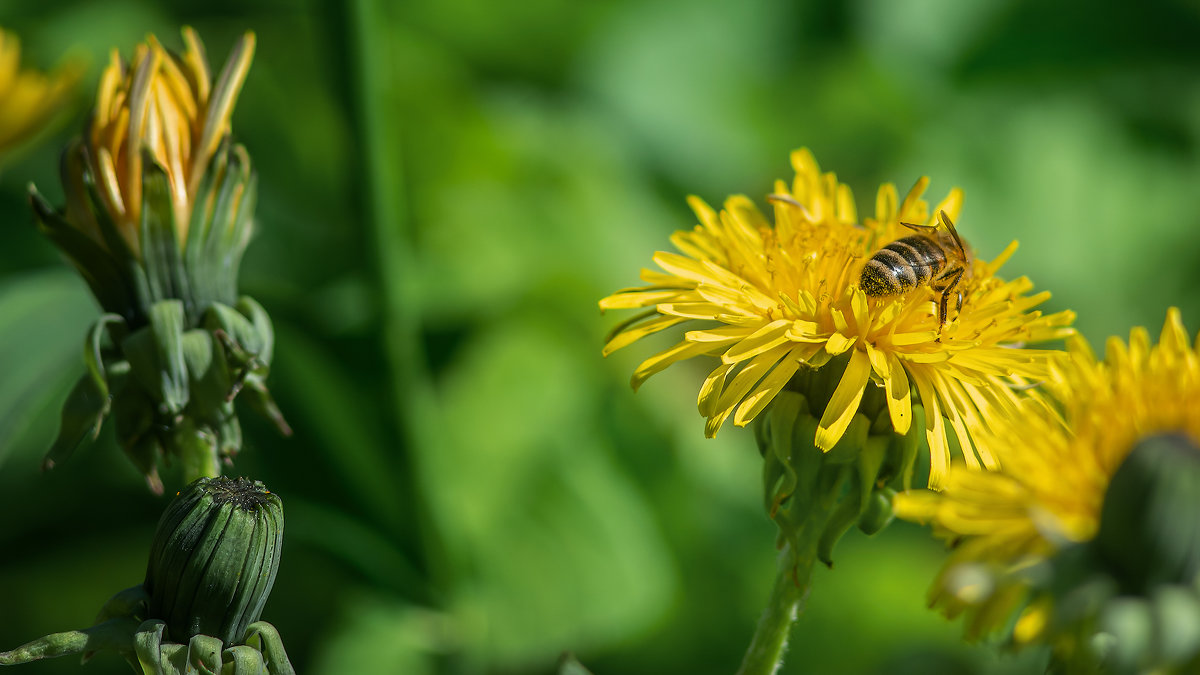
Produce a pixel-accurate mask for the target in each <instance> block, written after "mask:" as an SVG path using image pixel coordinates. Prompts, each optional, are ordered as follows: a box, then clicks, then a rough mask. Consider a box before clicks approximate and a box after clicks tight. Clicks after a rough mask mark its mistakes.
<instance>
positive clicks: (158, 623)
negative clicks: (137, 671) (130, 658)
mask: <svg viewBox="0 0 1200 675" xmlns="http://www.w3.org/2000/svg"><path fill="white" fill-rule="evenodd" d="M166 630H167V624H166V623H165V622H163V621H162V620H159V619H147V620H146V621H145V622H143V623H142V624H141V625H140V626H138V629H137V633H135V634H134V636H133V651H134V653H135V654H136V655H137V660H138V664H139V665H141V667H142V672H143V673H145V675H167V674H168V673H171V672H177V671H171V670H167V669H165V668H163V661H164V659H163V650H162V645H163V633H164V632H165V631H166Z"/></svg>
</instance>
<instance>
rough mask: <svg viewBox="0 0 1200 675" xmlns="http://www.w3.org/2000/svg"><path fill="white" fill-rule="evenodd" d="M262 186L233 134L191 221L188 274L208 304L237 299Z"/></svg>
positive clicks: (210, 169) (204, 183)
mask: <svg viewBox="0 0 1200 675" xmlns="http://www.w3.org/2000/svg"><path fill="white" fill-rule="evenodd" d="M256 194H257V187H256V185H255V179H254V175H253V171H252V169H251V164H250V157H249V155H248V154H247V153H246V151H245V148H243V147H242V146H240V145H234V144H232V143H230V141H229V139H228V137H226V139H224V140H223V141H222V143H221V145H220V146H219V147H218V148H217V151H216V153H214V155H213V158H212V160H211V161H210V162H209V165H208V166H207V167H206V169H205V172H204V176H203V178H202V179H201V182H200V185H199V189H198V190H197V192H196V199H195V202H194V204H193V207H192V218H191V222H190V223H189V226H188V239H187V246H186V248H185V259H186V264H187V271H188V276H189V277H191V279H192V283H193V285H194V288H193V291H194V292H195V294H196V298H197V300H198V303H199V304H200V305H201V306H202V308H203V309H207V306H208V305H209V304H211V303H214V302H221V303H225V304H231V303H233V301H234V299H235V298H236V297H237V277H238V267H239V265H240V264H241V259H242V254H243V253H244V252H245V249H246V246H247V245H248V244H249V242H250V234H251V229H252V227H253V213H254V207H255V203H256V201H257V199H256Z"/></svg>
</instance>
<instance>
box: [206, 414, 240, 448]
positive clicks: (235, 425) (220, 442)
mask: <svg viewBox="0 0 1200 675" xmlns="http://www.w3.org/2000/svg"><path fill="white" fill-rule="evenodd" d="M211 424H212V428H213V432H214V433H215V434H216V437H217V454H219V455H220V456H221V457H222V458H225V457H233V456H235V455H237V453H238V452H240V451H241V449H242V424H241V422H238V418H237V411H236V410H234V407H233V401H224V402H222V403H221V404H220V405H219V406H217V409H216V415H215V417H214V418H213V419H212V420H211Z"/></svg>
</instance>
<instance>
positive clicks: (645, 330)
mask: <svg viewBox="0 0 1200 675" xmlns="http://www.w3.org/2000/svg"><path fill="white" fill-rule="evenodd" d="M684 321H687V319H681V318H679V317H677V316H659V317H656V318H653V319H650V320H649V321H643V322H642V323H640V324H637V325H634V326H630V327H628V328H626V329H625V330H622V331H621V332H620V333H617V334H616V335H614V336H613V337H612V339H611V340H609V341H608V343H607V344H605V345H604V349H603V350H602V351H601V353H602V354H603V355H604V356H608V355H609V354H611V353H613V352H615V351H617V350H618V349H620V348H622V347H627V346H629V345H631V344H633V343H634V342H637V341H638V340H640V339H642V338H644V337H646V336H647V335H651V334H653V333H657V332H658V331H660V330H663V329H664V328H670V327H671V326H674V325H676V324H679V323H683V322H684Z"/></svg>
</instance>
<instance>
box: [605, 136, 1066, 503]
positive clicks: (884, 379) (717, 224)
mask: <svg viewBox="0 0 1200 675" xmlns="http://www.w3.org/2000/svg"><path fill="white" fill-rule="evenodd" d="M792 165H793V167H794V168H795V171H796V177H795V179H794V180H793V181H792V184H791V185H790V186H789V185H788V184H786V183H784V182H783V181H779V182H777V183H776V185H775V191H774V194H773V195H771V196H770V197H769V200H770V201H771V202H772V203H773V204H774V224H772V223H771V222H770V221H769V220H768V219H767V217H766V216H764V215H763V214H762V213H761V212H760V211H759V209H758V208H757V207H756V206H755V204H754V203H753V202H752V201H750V200H749V199H747V198H746V197H742V196H736V197H731V198H730V199H729V200H727V201H726V203H725V209H724V210H723V211H721V212H720V213H717V212H716V211H714V210H713V209H712V208H710V207H709V206H708V205H707V204H705V203H704V202H703V201H701V200H699V199H697V198H695V197H693V198H691V199H690V204H691V206H692V209H693V210H694V211H695V212H696V215H697V216H698V217H699V219H700V225H698V226H697V227H695V228H694V229H693V230H691V231H679V232H676V233H675V234H674V235H673V236H672V237H671V242H672V243H673V244H674V245H675V247H676V248H677V249H679V251H680V253H663V252H660V253H657V254H655V256H654V262H655V263H656V264H657V265H658V266H659V267H660V268H661V269H662V271H661V272H659V271H653V270H643V272H642V280H643V281H644V282H646V284H648V285H646V286H642V287H639V288H630V289H625V290H622V291H619V292H617V293H615V294H613V295H611V296H609V297H607V298H604V299H603V300H601V301H600V307H601V308H602V309H629V308H641V307H650V308H652V309H650V310H649V311H647V312H644V313H642V314H639V315H638V316H636V317H634V318H633V319H631V320H629V321H627V322H625V323H623V324H621V325H620V326H618V327H617V329H616V330H615V331H614V333H613V334H612V335H611V337H610V339H609V341H608V344H607V345H606V346H605V348H604V353H605V354H606V355H607V354H609V353H612V352H613V351H615V350H617V349H620V348H622V347H625V346H627V345H629V344H631V343H633V342H635V341H637V340H639V339H641V338H643V337H645V336H647V335H650V334H652V333H656V332H658V331H661V330H664V329H666V328H670V327H673V326H677V325H681V324H684V325H686V326H687V327H688V328H689V329H690V330H688V332H686V333H685V334H684V336H683V340H681V341H680V342H679V343H677V344H676V345H675V346H673V347H671V348H670V349H667V350H666V351H663V352H661V353H659V354H656V355H654V356H652V357H650V358H649V359H647V360H646V361H644V362H643V363H642V364H641V365H640V366H639V367H638V368H637V370H636V372H635V373H634V375H633V382H632V383H633V386H634V388H637V387H638V386H640V385H641V384H642V382H644V381H645V380H646V378H648V377H650V376H651V375H653V374H654V373H657V372H659V371H661V370H662V369H664V368H666V367H667V366H669V365H671V364H672V363H675V362H678V361H681V360H684V359H687V358H691V357H694V356H701V355H711V356H718V357H719V358H720V363H719V365H718V366H717V367H716V369H715V370H713V371H712V373H711V374H710V375H709V377H708V379H707V380H705V382H704V384H703V386H702V387H701V388H700V396H699V409H700V413H701V414H702V415H704V416H705V417H707V418H708V423H707V425H706V427H705V433H706V434H707V435H708V436H712V435H714V434H716V432H717V430H718V429H719V428H720V427H721V425H722V424H723V423H724V422H725V420H727V419H728V418H730V417H732V418H733V422H734V424H736V425H738V426H743V425H745V424H747V423H749V422H750V421H751V420H752V419H754V417H755V416H756V415H758V414H759V413H760V412H762V410H763V409H764V408H766V406H767V404H769V403H770V402H771V400H772V399H773V398H774V397H775V396H776V395H777V394H778V393H779V392H780V391H781V390H782V389H783V388H784V387H785V386H786V385H787V384H788V382H789V380H791V379H792V377H793V376H794V375H795V374H796V373H797V372H798V371H799V370H800V369H802V368H819V367H821V366H823V365H824V364H825V363H827V362H828V361H829V360H830V359H831V358H833V357H835V356H837V355H840V354H846V353H849V361H848V363H847V365H846V368H845V373H844V375H843V376H842V378H841V381H840V384H838V386H837V388H836V390H835V391H834V393H833V395H832V396H831V397H830V400H829V402H828V405H826V406H825V408H824V412H823V414H822V417H821V420H820V425H819V427H818V429H817V432H816V437H815V439H814V440H815V443H816V445H817V446H818V447H820V448H821V449H823V450H829V449H830V448H832V447H833V446H834V445H835V444H836V443H837V442H838V440H839V439H840V438H841V437H842V435H843V433H844V432H845V430H846V428H847V426H848V425H849V424H850V421H851V419H852V418H853V417H854V414H855V413H856V412H857V410H858V407H859V403H860V401H861V400H862V397H863V393H864V391H865V389H866V387H867V386H868V385H869V383H874V385H878V386H881V387H883V388H884V389H885V391H886V395H887V403H888V408H889V411H890V415H891V421H892V426H893V428H894V430H895V432H896V433H899V434H904V433H906V432H907V431H908V428H909V426H910V424H911V419H912V411H911V406H912V403H913V397H912V391H911V389H912V387H911V386H910V383H911V385H915V386H916V390H917V393H918V395H919V397H920V401H921V403H922V405H924V407H925V410H926V416H925V418H926V436H927V438H928V442H929V445H930V449H931V456H932V470H931V477H930V483H931V484H932V485H934V486H937V485H940V484H941V482H942V481H943V479H944V477H945V474H946V470H947V467H948V465H949V460H950V454H949V449H948V445H947V440H946V433H947V432H946V425H945V420H949V422H950V426H951V427H952V428H953V429H954V430H955V434H956V436H957V437H958V439H959V442H960V444H961V446H962V448H963V454H964V456H965V457H966V459H967V461H968V462H970V463H972V464H973V465H979V464H982V465H983V466H986V467H989V468H995V467H996V466H997V461H996V458H995V455H994V454H993V453H992V451H991V450H990V449H988V448H987V447H986V446H984V445H983V444H980V443H977V442H974V439H975V438H976V435H977V434H978V433H979V432H981V431H986V430H988V429H989V428H991V427H992V426H993V425H994V424H995V423H996V421H997V419H998V418H1000V417H1004V416H1007V415H1008V414H1010V413H1011V412H1012V411H1013V410H1014V409H1015V407H1016V404H1017V401H1018V395H1017V394H1016V393H1015V392H1014V391H1013V386H1014V385H1022V384H1024V383H1027V382H1029V381H1038V380H1042V379H1044V378H1045V377H1046V376H1047V375H1048V372H1049V370H1048V365H1049V363H1050V361H1051V359H1052V358H1053V354H1055V353H1056V352H1050V351H1046V350H1035V349H1026V348H1024V347H1022V345H1023V344H1024V343H1026V342H1036V341H1042V340H1050V339H1055V338H1061V337H1065V336H1066V335H1068V334H1070V333H1071V329H1070V328H1068V327H1067V325H1068V324H1069V323H1070V322H1071V321H1072V320H1073V317H1074V315H1073V313H1071V312H1059V313H1057V314H1052V315H1049V316H1043V315H1042V314H1041V312H1039V311H1034V310H1033V309H1032V308H1033V307H1035V306H1037V305H1038V304H1040V303H1042V302H1044V301H1045V300H1046V299H1047V298H1048V297H1049V293H1046V292H1042V293H1038V294H1035V295H1026V293H1028V291H1029V290H1030V289H1031V288H1032V284H1031V283H1030V282H1029V280H1028V279H1025V278H1019V279H1016V280H1013V281H1005V280H1003V279H1001V278H1000V277H998V276H996V272H997V270H998V269H999V268H1000V266H1001V265H1002V264H1003V263H1004V261H1006V260H1007V259H1008V257H1009V256H1010V255H1012V253H1013V251H1014V250H1015V249H1016V243H1015V242H1014V243H1013V244H1012V245H1010V246H1009V247H1008V248H1007V249H1006V250H1005V251H1004V252H1002V253H1001V254H1000V255H999V256H997V257H996V258H995V259H994V260H992V261H991V262H983V261H979V260H973V259H971V260H968V261H967V263H966V265H967V268H968V271H967V274H964V276H963V279H962V282H961V283H960V284H959V286H958V289H959V290H961V291H962V294H963V303H962V307H961V310H960V311H958V312H955V311H954V307H953V306H954V304H955V303H953V302H952V303H951V309H950V312H949V317H948V318H949V321H948V323H947V324H946V325H945V326H941V325H940V322H939V318H938V310H937V301H938V300H939V299H940V296H941V293H939V292H936V291H934V290H932V289H931V288H930V287H929V286H928V285H926V286H922V287H917V288H916V289H914V290H912V291H910V292H908V293H904V294H900V295H894V296H891V297H868V296H867V294H866V293H864V292H863V290H862V289H861V288H859V276H860V273H861V270H862V268H863V265H864V264H865V263H866V262H867V260H868V259H869V258H870V257H871V256H872V254H873V253H875V252H876V251H877V250H879V249H880V248H881V247H882V246H884V245H886V244H888V243H889V242H892V241H894V240H896V239H899V238H901V237H904V236H908V235H911V234H913V232H912V231H911V230H910V229H908V228H906V227H905V226H903V225H902V224H901V223H915V224H928V225H931V226H932V225H936V224H937V221H935V220H934V219H933V218H932V217H931V212H930V211H929V209H928V206H927V204H926V203H925V201H924V200H922V199H921V195H922V193H923V192H924V190H925V187H926V186H927V184H928V179H926V178H922V179H921V180H920V181H918V182H917V184H916V185H915V186H914V187H913V188H912V190H910V191H909V193H908V195H907V196H906V197H905V198H904V200H903V201H900V200H899V199H898V196H897V192H896V189H895V187H894V186H893V185H891V184H885V185H883V186H882V187H881V188H880V189H879V192H878V195H877V197H876V200H875V217H874V218H865V219H863V220H862V221H861V222H860V221H859V219H858V216H857V213H856V210H855V206H854V199H853V196H852V195H851V192H850V189H849V188H848V187H846V186H845V185H843V184H841V183H838V182H837V179H836V177H835V176H834V174H832V173H821V171H820V168H819V167H818V166H817V163H816V161H815V160H814V159H813V156H812V155H811V154H810V153H809V152H808V150H799V151H797V152H795V153H793V154H792ZM961 204H962V192H961V191H959V190H957V189H955V190H952V191H951V192H950V194H949V195H948V196H947V197H946V198H945V199H944V200H943V201H942V202H941V203H940V204H938V206H937V207H936V209H935V210H934V211H933V212H932V213H933V214H936V213H938V212H939V211H945V212H946V214H948V217H949V218H950V219H957V218H958V214H959V209H960V207H961Z"/></svg>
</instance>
